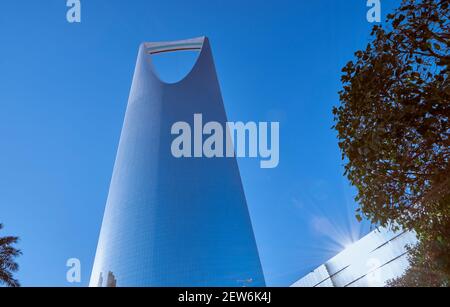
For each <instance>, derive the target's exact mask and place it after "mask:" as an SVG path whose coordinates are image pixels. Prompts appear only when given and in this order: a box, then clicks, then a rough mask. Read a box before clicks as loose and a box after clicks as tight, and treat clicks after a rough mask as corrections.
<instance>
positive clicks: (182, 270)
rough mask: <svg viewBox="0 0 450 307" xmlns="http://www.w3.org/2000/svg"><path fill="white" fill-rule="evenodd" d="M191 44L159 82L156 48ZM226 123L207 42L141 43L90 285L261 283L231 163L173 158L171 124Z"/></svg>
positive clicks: (236, 174)
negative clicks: (177, 75) (180, 69)
mask: <svg viewBox="0 0 450 307" xmlns="http://www.w3.org/2000/svg"><path fill="white" fill-rule="evenodd" d="M181 50H196V51H199V52H200V54H199V56H198V59H197V61H196V63H195V65H194V67H193V68H192V70H191V71H190V73H189V74H188V75H187V76H186V77H185V78H184V79H182V80H181V81H179V82H177V83H174V84H167V83H165V82H163V81H162V80H161V79H160V78H159V77H158V75H157V72H156V71H155V70H154V67H153V64H152V57H153V56H155V55H156V54H159V53H164V52H173V51H181ZM197 113H200V114H202V115H203V118H204V120H205V122H206V121H208V122H209V121H216V122H218V123H220V124H222V125H225V123H226V122H227V116H226V112H225V109H224V105H223V101H222V95H221V91H220V86H219V82H218V79H217V76H216V70H215V66H214V60H213V56H212V52H211V48H210V45H209V41H208V39H207V38H204V37H201V38H196V39H190V40H184V41H175V42H162V43H143V44H142V45H141V46H140V49H139V54H138V59H137V63H136V69H135V73H134V77H133V82H132V87H131V91H130V96H129V101H128V107H127V111H126V115H125V121H124V125H123V129H122V134H121V138H120V144H119V148H118V152H117V157H116V162H115V166H114V171H113V176H112V179H111V184H110V190H109V195H108V199H107V204H106V208H105V214H104V218H103V223H102V227H101V232H100V238H99V242H98V247H97V252H96V256H95V261H94V267H93V270H92V275H91V281H90V286H111V287H114V286H189V287H190V286H265V280H264V275H263V271H262V266H261V262H260V258H259V254H258V249H257V246H256V240H255V237H254V234H253V229H252V224H251V220H250V216H249V212H248V208H247V201H246V198H245V194H244V190H243V186H242V182H241V177H240V173H239V169H238V165H237V161H236V159H206V158H198V159H176V158H174V157H173V156H172V154H171V141H172V135H171V127H172V125H173V124H174V123H175V122H179V121H184V122H187V123H191V124H192V120H193V118H194V114H197Z"/></svg>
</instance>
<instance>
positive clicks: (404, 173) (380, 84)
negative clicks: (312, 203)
mask: <svg viewBox="0 0 450 307" xmlns="http://www.w3.org/2000/svg"><path fill="white" fill-rule="evenodd" d="M449 4H450V1H449V0H445V1H444V0H404V1H403V2H402V4H401V6H400V7H399V8H398V9H397V10H396V11H395V12H394V13H393V14H390V15H388V17H387V27H386V28H383V27H381V26H375V27H374V28H373V31H372V36H373V41H372V42H371V43H370V44H369V45H368V46H367V47H366V49H365V50H360V51H358V52H356V53H355V56H356V58H355V60H354V61H351V62H349V63H348V64H347V65H346V66H345V67H344V69H343V76H342V82H343V90H342V91H341V92H340V101H341V105H340V106H339V107H336V108H334V110H333V114H334V116H335V121H336V125H335V127H334V128H335V129H336V130H337V132H338V138H339V147H340V148H341V150H342V155H343V159H344V160H345V161H346V162H345V163H346V165H345V174H346V176H347V177H348V179H349V180H350V182H351V183H352V184H353V185H354V186H355V187H356V188H357V190H358V195H357V197H356V200H357V201H358V202H359V203H360V208H359V209H358V214H357V218H358V219H359V220H360V219H361V218H362V216H365V217H367V218H368V219H370V220H371V221H372V222H373V223H375V224H380V225H383V226H391V227H393V228H398V227H403V228H404V229H408V230H415V231H416V233H417V234H418V236H419V239H420V240H421V245H420V246H418V247H417V248H416V249H413V251H412V255H413V256H414V257H412V258H411V264H412V265H413V267H412V268H411V269H410V271H408V272H407V274H406V275H408V274H415V275H417V274H418V273H420V272H422V271H423V269H425V268H427V265H428V264H427V263H428V262H430V261H431V262H433V263H432V266H433V271H434V272H439V274H440V275H439V276H440V277H442V276H444V279H445V278H447V280H448V278H449V276H450V235H449V232H450V165H449V156H450V140H449V134H450V128H449V115H450V82H449V65H450V9H449ZM392 225H395V226H392ZM428 248H429V250H428ZM414 266H415V268H414ZM406 275H405V277H406ZM417 280H418V279H417ZM422 281H423V282H426V278H425V279H423V280H422ZM399 284H401V283H399ZM405 284H406V283H405ZM424 286H426V284H425V285H424Z"/></svg>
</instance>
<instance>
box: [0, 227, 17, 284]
mask: <svg viewBox="0 0 450 307" xmlns="http://www.w3.org/2000/svg"><path fill="white" fill-rule="evenodd" d="M1 229H3V225H2V224H0V230H1ZM18 240H19V238H17V237H0V284H4V285H6V286H8V287H20V283H19V282H18V281H17V280H16V279H14V278H13V273H15V272H17V271H18V270H19V265H18V264H17V263H16V262H15V261H14V258H15V257H18V256H20V255H21V254H22V252H21V251H20V250H18V249H16V248H14V247H13V245H14V244H16V243H17V241H18Z"/></svg>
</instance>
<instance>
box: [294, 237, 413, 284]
mask: <svg viewBox="0 0 450 307" xmlns="http://www.w3.org/2000/svg"><path fill="white" fill-rule="evenodd" d="M415 243H417V239H416V236H415V234H414V233H412V232H399V233H394V232H392V231H389V230H387V229H385V228H381V229H378V230H375V231H373V232H371V233H369V234H368V235H367V236H365V237H364V238H362V239H361V240H359V241H358V242H356V243H354V244H353V245H351V246H350V247H348V248H346V249H345V250H344V251H343V252H341V253H340V254H338V255H337V256H335V257H334V258H332V259H331V260H329V261H327V262H326V263H325V264H323V265H321V266H320V267H318V268H317V269H315V270H314V271H313V272H311V273H310V274H308V275H306V276H305V277H303V278H302V279H300V280H299V281H298V282H296V283H295V284H294V285H293V287H383V286H385V285H386V282H387V281H389V280H391V279H394V278H396V277H400V276H401V275H402V274H403V273H404V271H405V270H406V269H407V268H408V258H407V256H408V252H407V249H406V247H407V246H408V245H414V244H415Z"/></svg>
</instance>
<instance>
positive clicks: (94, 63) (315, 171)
mask: <svg viewBox="0 0 450 307" xmlns="http://www.w3.org/2000/svg"><path fill="white" fill-rule="evenodd" d="M65 2H66V1H65V0H46V1H16V0H3V1H2V3H1V6H0V8H1V9H0V107H1V108H0V110H1V111H0V222H2V223H4V224H5V226H6V229H5V231H4V232H2V234H6V233H8V234H15V235H18V236H20V238H21V241H20V248H21V249H22V250H23V253H24V254H23V256H21V257H20V258H19V263H20V265H21V270H20V273H19V274H18V277H19V279H20V280H21V282H22V284H23V285H25V286H30V285H40V286H49V285H56V286H70V284H68V283H67V282H66V280H65V274H66V270H67V268H66V266H65V263H66V260H67V259H68V258H73V257H75V258H79V259H80V260H81V263H82V283H81V284H78V285H81V286H84V285H87V283H88V281H89V276H90V271H91V269H92V262H93V259H94V254H95V249H96V244H97V240H98V234H99V230H100V226H101V221H102V216H103V211H104V205H105V201H106V197H107V192H108V186H109V180H110V178H111V174H112V168H113V164H114V159H115V154H116V149H117V145H118V141H119V136H120V131H121V127H122V122H123V117H124V113H125V108H126V103H127V98H128V94H129V89H130V85H131V78H132V74H133V70H134V65H135V61H136V55H137V49H138V45H139V43H140V42H143V41H158V40H172V39H184V38H190V37H197V36H202V35H207V36H208V37H209V38H210V40H211V44H212V47H213V52H214V56H215V60H216V66H217V71H218V75H219V79H220V83H221V87H222V92H223V97H224V101H225V106H226V109H227V112H228V116H229V119H230V120H233V121H238V120H240V121H280V125H281V136H280V137H281V144H280V157H281V160H280V165H279V167H278V168H277V169H275V170H262V169H260V168H259V161H258V160H240V161H239V163H240V168H241V174H242V179H243V183H244V188H245V192H246V195H247V200H248V204H249V209H250V213H251V217H252V221H253V225H254V230H255V235H256V239H257V243H258V247H259V251H260V256H261V260H262V264H263V269H264V273H265V276H266V280H267V283H268V285H272V286H286V285H290V284H292V283H293V282H294V281H295V280H297V279H299V278H300V277H302V276H303V275H305V274H306V273H308V272H309V271H310V270H311V269H313V268H315V267H316V266H318V265H320V264H321V263H323V262H324V261H325V260H327V259H329V258H330V257H332V256H333V255H335V254H336V253H337V252H339V251H340V250H342V248H343V246H344V245H345V244H348V243H349V242H351V240H352V239H353V240H355V239H358V238H359V237H360V236H361V235H363V234H365V233H367V231H368V227H363V226H361V225H359V224H358V223H357V222H356V220H355V218H354V212H353V211H354V208H355V203H354V201H353V196H354V190H353V189H352V188H351V187H349V184H348V182H347V180H346V179H345V178H344V177H343V175H342V174H343V167H342V161H341V157H340V152H339V149H338V146H337V140H336V136H335V133H334V131H333V130H331V126H332V125H333V121H332V114H331V109H332V106H333V105H336V104H337V103H338V95H337V92H338V90H339V89H340V80H339V79H340V69H341V68H342V67H343V65H344V64H345V63H346V62H347V61H348V60H350V59H351V58H352V56H353V52H355V51H356V50H357V49H358V48H362V47H364V46H365V45H366V44H367V43H368V40H369V32H370V28H371V25H370V24H369V23H368V22H367V20H366V12H367V8H366V0H315V1H306V0H295V1H294V0H293V1H274V0H272V1H255V0H246V1H242V0H239V1H238V0H229V1H219V0H208V1H207V0H191V1H184V0H183V1H182V0H179V1H175V0H164V1H162V0H160V1H156V0H147V1H143V0H133V1H123V0H95V1H91V0H82V1H81V2H82V23H81V24H69V23H67V21H66V19H65V15H66V10H67V8H66V6H65ZM398 3H399V1H398V0H382V4H383V16H385V15H386V14H387V13H388V12H389V10H390V9H391V8H392V7H394V6H395V5H397V4H398ZM186 60H188V61H186ZM189 60H192V59H191V58H189V57H183V56H181V57H178V58H174V59H169V60H166V59H163V60H161V61H160V62H159V65H158V66H159V67H160V69H161V73H162V74H163V76H166V77H167V78H168V79H170V78H174V77H176V76H178V77H179V76H181V75H182V74H183V73H184V72H186V71H187V70H188V69H189V65H191V63H190V62H189Z"/></svg>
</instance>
